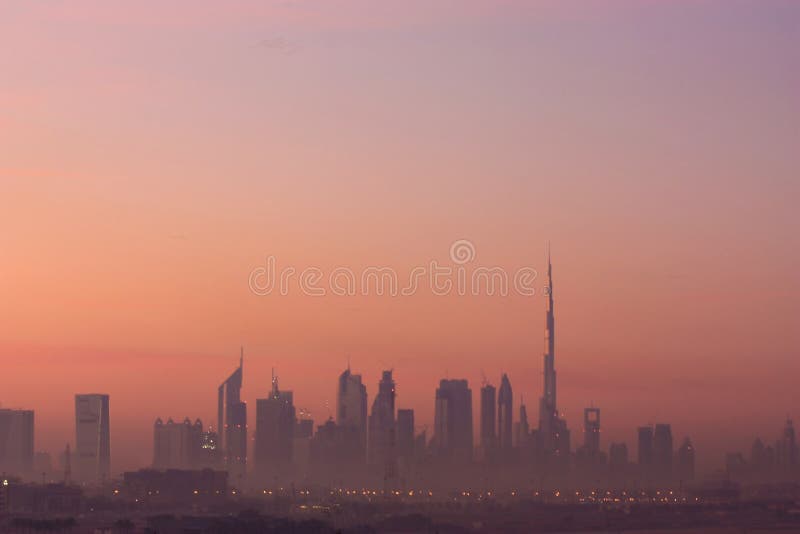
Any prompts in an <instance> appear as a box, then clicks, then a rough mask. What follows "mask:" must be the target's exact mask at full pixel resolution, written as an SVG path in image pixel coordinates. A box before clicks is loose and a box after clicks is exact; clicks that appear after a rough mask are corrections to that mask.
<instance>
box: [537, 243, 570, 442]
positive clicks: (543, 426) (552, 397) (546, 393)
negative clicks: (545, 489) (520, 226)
mask: <svg viewBox="0 0 800 534" xmlns="http://www.w3.org/2000/svg"><path fill="white" fill-rule="evenodd" d="M545 294H546V295H547V303H546V308H545V327H544V388H543V392H542V397H541V399H540V400H539V433H538V436H539V439H540V440H541V441H540V447H541V450H542V452H543V453H544V454H545V455H548V456H552V455H554V456H561V457H564V456H566V455H567V454H568V453H569V430H567V424H566V422H565V421H564V420H563V419H561V418H560V417H559V416H558V408H557V406H556V368H555V341H556V338H555V322H556V321H555V314H554V311H553V264H552V262H551V260H550V243H548V244H547V287H546V289H545Z"/></svg>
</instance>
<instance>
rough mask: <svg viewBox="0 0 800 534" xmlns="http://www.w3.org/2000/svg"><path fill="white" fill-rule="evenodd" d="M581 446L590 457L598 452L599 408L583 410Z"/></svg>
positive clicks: (593, 457)
mask: <svg viewBox="0 0 800 534" xmlns="http://www.w3.org/2000/svg"><path fill="white" fill-rule="evenodd" d="M583 448H584V452H585V453H586V455H587V457H589V458H591V459H596V458H597V457H598V456H599V454H600V408H584V410H583Z"/></svg>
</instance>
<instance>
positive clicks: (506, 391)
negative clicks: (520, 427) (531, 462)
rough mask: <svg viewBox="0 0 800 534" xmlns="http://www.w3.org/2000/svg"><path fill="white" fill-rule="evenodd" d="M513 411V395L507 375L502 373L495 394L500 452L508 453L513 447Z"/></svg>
mask: <svg viewBox="0 0 800 534" xmlns="http://www.w3.org/2000/svg"><path fill="white" fill-rule="evenodd" d="M513 410H514V395H513V393H512V390H511V382H510V381H509V380H508V375H507V374H505V373H503V377H502V378H501V379H500V391H498V394H497V441H498V446H499V448H500V450H501V451H506V452H507V451H509V450H511V447H512V446H513V444H512V442H511V439H512V433H511V432H512V429H513V423H512V414H513Z"/></svg>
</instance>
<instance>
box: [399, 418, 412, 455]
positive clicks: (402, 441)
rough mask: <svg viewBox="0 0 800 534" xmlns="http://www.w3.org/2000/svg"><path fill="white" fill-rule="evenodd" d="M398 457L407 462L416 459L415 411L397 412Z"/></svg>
mask: <svg viewBox="0 0 800 534" xmlns="http://www.w3.org/2000/svg"><path fill="white" fill-rule="evenodd" d="M397 457H398V458H402V459H403V460H405V461H406V462H408V461H409V460H411V459H412V458H413V457H414V410H410V409H402V410H397Z"/></svg>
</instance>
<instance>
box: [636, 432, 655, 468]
mask: <svg viewBox="0 0 800 534" xmlns="http://www.w3.org/2000/svg"><path fill="white" fill-rule="evenodd" d="M638 435H639V452H638V459H639V473H640V475H641V476H642V477H643V478H644V479H645V480H649V479H650V478H651V477H652V475H653V427H652V426H641V427H639V430H638Z"/></svg>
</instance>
